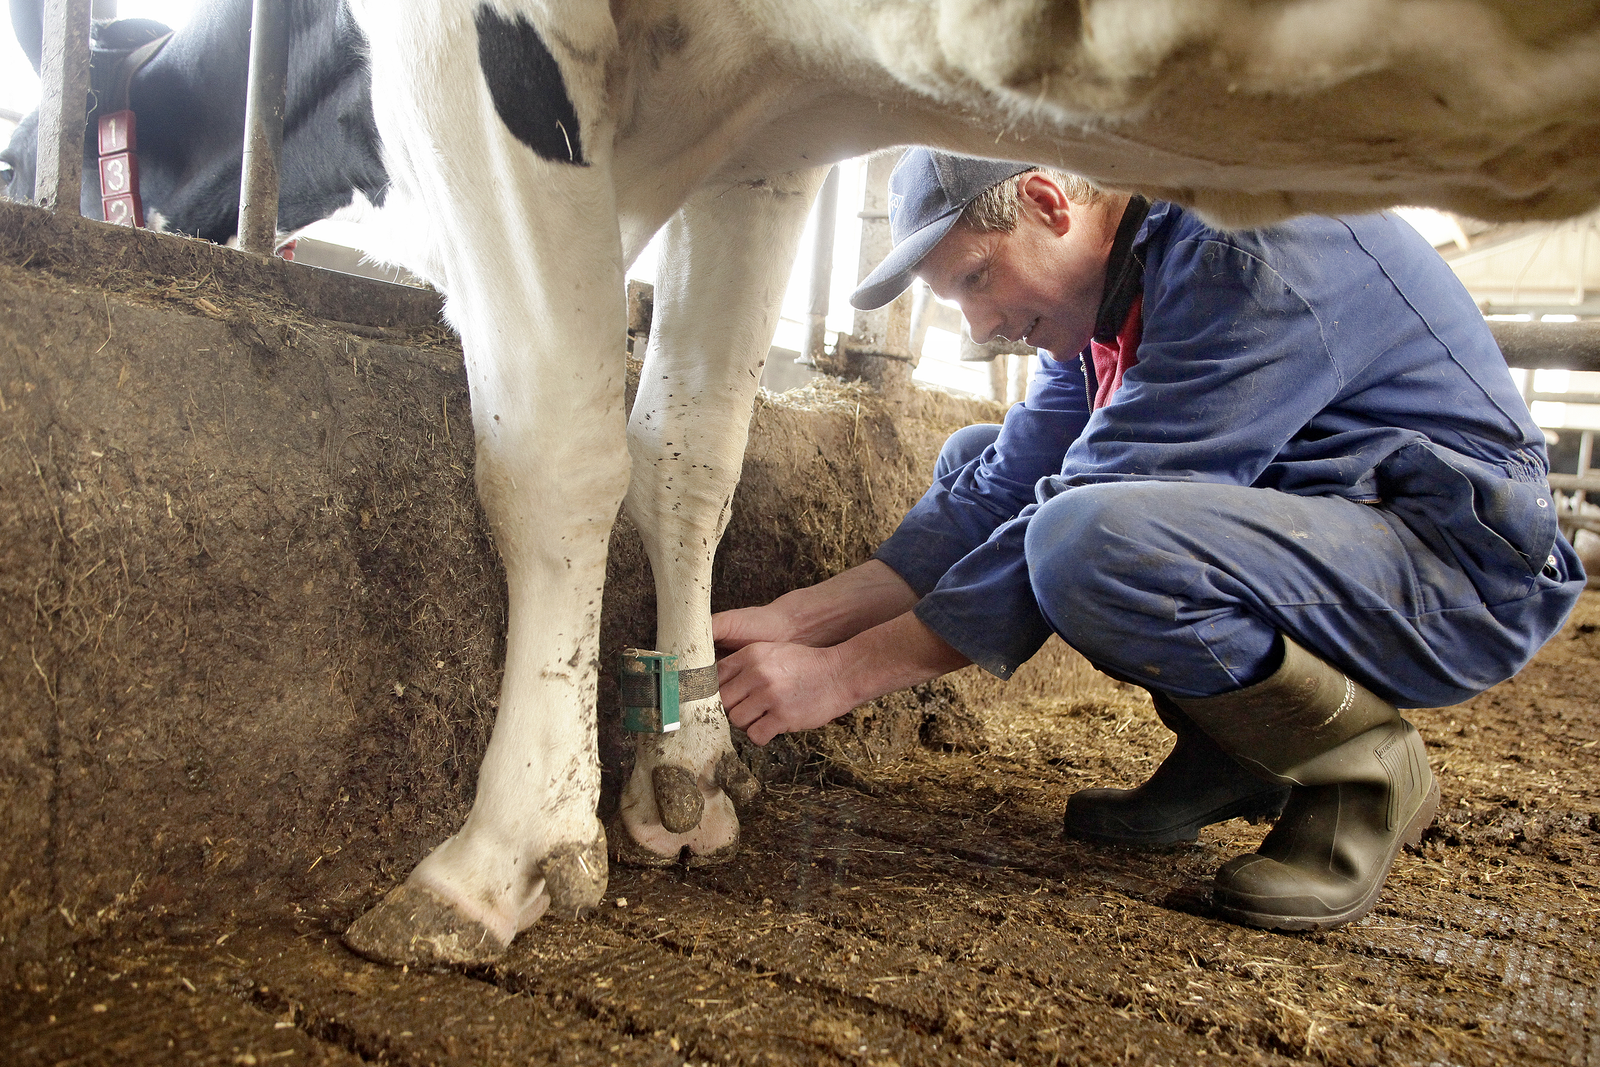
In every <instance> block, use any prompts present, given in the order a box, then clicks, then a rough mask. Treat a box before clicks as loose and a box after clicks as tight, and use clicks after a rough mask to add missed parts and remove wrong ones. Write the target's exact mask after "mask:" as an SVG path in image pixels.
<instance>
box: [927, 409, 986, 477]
mask: <svg viewBox="0 0 1600 1067" xmlns="http://www.w3.org/2000/svg"><path fill="white" fill-rule="evenodd" d="M999 436H1000V424H999V423H997V422H980V423H976V424H974V425H972V426H963V427H962V428H961V429H959V430H957V431H956V432H955V433H953V434H951V435H950V436H949V437H948V438H946V439H945V442H944V447H943V448H941V449H940V450H939V461H938V462H937V463H935V464H934V465H933V480H934V481H936V482H937V481H938V480H939V479H940V478H943V477H944V476H945V475H947V474H949V473H950V472H951V471H954V470H960V469H961V468H962V467H965V466H966V465H967V464H968V463H971V462H972V461H973V460H975V459H977V458H978V457H979V456H981V455H983V450H984V449H986V448H988V447H989V446H990V445H992V444H994V442H995V438H997V437H999Z"/></svg>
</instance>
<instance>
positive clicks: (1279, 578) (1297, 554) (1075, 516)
mask: <svg viewBox="0 0 1600 1067" xmlns="http://www.w3.org/2000/svg"><path fill="white" fill-rule="evenodd" d="M1025 551H1026V553H1027V560H1028V573H1029V579H1030V582H1031V584H1032V586H1033V591H1034V596H1035V597H1036V599H1037V600H1038V603H1039V606H1040V609H1041V610H1042V611H1043V613H1044V615H1045V618H1046V619H1048V620H1049V622H1050V624H1051V626H1052V627H1053V628H1054V629H1055V631H1056V632H1057V633H1059V634H1060V635H1061V637H1062V638H1063V639H1064V640H1065V641H1066V642H1067V643H1068V644H1070V645H1072V646H1073V647H1074V648H1076V649H1077V650H1078V651H1080V652H1082V653H1083V654H1084V655H1085V656H1086V657H1088V659H1090V660H1091V661H1092V662H1094V663H1096V664H1099V665H1101V666H1103V667H1105V668H1106V669H1108V670H1110V671H1113V672H1115V673H1116V674H1118V675H1120V676H1123V677H1126V678H1128V679H1129V680H1131V681H1134V682H1137V683H1138V684H1140V685H1144V686H1147V687H1149V688H1151V689H1157V690H1163V691H1165V692H1168V693H1172V694H1174V695H1177V696H1188V697H1203V696H1211V695H1214V694H1217V693H1223V692H1227V691H1230V690H1234V689H1238V688H1240V687H1242V686H1245V685H1249V684H1253V683H1254V682H1257V681H1259V680H1261V679H1262V678H1263V677H1264V676H1265V675H1266V674H1268V673H1270V672H1271V671H1272V670H1273V669H1274V668H1275V667H1276V660H1275V656H1274V645H1275V640H1276V637H1277V635H1278V634H1279V633H1283V634H1287V635H1288V636H1290V637H1293V638H1294V639H1295V640H1296V641H1298V642H1299V643H1300V644H1301V645H1303V646H1304V647H1306V648H1308V649H1310V650H1312V651H1313V652H1315V653H1317V654H1318V655H1320V656H1322V657H1323V658H1324V659H1326V660H1328V661H1329V662H1331V663H1333V664H1335V665H1336V666H1338V667H1340V668H1341V669H1343V670H1345V671H1347V672H1349V673H1350V674H1351V675H1352V676H1354V677H1355V678H1357V679H1358V680H1359V681H1361V682H1362V683H1363V684H1365V685H1366V686H1368V687H1369V688H1370V689H1372V690H1373V691H1374V692H1376V693H1378V694H1379V695H1380V696H1382V697H1384V698H1385V699H1387V700H1389V701H1391V702H1393V703H1396V704H1401V705H1405V706H1410V707H1438V706H1443V705H1448V704H1453V703H1457V702H1459V701H1461V700H1465V699H1467V698H1469V697H1471V696H1473V695H1475V694H1476V693H1478V692H1481V691H1482V690H1483V689H1486V688H1488V686H1490V685H1493V684H1495V683H1496V682H1498V681H1500V680H1501V679H1504V678H1506V677H1509V676H1510V675H1511V674H1513V673H1515V672H1516V670H1518V669H1519V668H1520V667H1521V665H1522V660H1523V659H1524V658H1525V655H1526V652H1525V650H1523V649H1522V648H1521V647H1520V645H1518V644H1517V642H1516V641H1514V640H1511V639H1509V638H1508V637H1506V636H1505V628H1504V627H1503V626H1502V625H1501V624H1500V623H1499V622H1498V621H1497V620H1495V619H1494V618H1493V617H1492V616H1491V615H1489V614H1488V613H1489V610H1490V609H1488V608H1486V607H1485V606H1484V605H1483V603H1482V598H1481V596H1480V594H1479V593H1478V591H1477V590H1476V588H1474V587H1473V585H1472V583H1471V582H1470V580H1469V579H1468V578H1467V577H1466V576H1465V575H1464V574H1463V573H1461V571H1460V570H1459V569H1458V568H1456V567H1455V566H1454V564H1453V561H1451V560H1447V559H1441V558H1440V557H1438V556H1437V555H1436V554H1435V553H1434V552H1433V551H1432V550H1431V549H1430V548H1429V547H1428V546H1427V545H1425V544H1423V543H1422V542H1421V541H1420V540H1419V539H1418V538H1417V537H1416V536H1415V535H1414V534H1413V533H1412V532H1411V531H1410V530H1409V529H1408V528H1407V527H1406V526H1405V525H1404V524H1403V523H1401V522H1400V521H1399V520H1398V519H1397V518H1395V517H1394V516H1393V515H1391V514H1389V513H1388V512H1386V511H1384V510H1383V509H1382V508H1379V507H1374V506H1369V505H1365V504H1359V503H1355V502H1353V501H1349V500H1344V499H1342V498H1338V497H1316V496H1295V495H1292V494H1288V493H1281V492H1277V491H1275V490H1270V489H1251V488H1247V487H1242V486H1231V485H1218V484H1213V483H1191V482H1161V481H1147V482H1116V483H1107V484H1098V485H1087V486H1080V487H1077V488H1073V489H1069V490H1068V491H1066V492H1064V493H1062V494H1060V495H1059V496H1056V497H1053V498H1051V499H1050V500H1048V501H1046V502H1045V503H1044V504H1043V505H1042V506H1041V507H1040V508H1039V510H1038V511H1037V512H1036V513H1035V514H1034V516H1033V517H1032V519H1031V520H1030V522H1029V525H1028V530H1027V534H1026V537H1025Z"/></svg>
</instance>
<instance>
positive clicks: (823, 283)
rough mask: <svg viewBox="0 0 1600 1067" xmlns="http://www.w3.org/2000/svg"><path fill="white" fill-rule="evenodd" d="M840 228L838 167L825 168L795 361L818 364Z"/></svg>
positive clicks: (823, 342) (806, 364)
mask: <svg viewBox="0 0 1600 1067" xmlns="http://www.w3.org/2000/svg"><path fill="white" fill-rule="evenodd" d="M838 229H839V168H838V167H830V168H828V176H827V178H825V179H824V180H823V182H822V192H821V194H820V195H819V196H818V197H817V231H816V233H815V234H813V235H812V241H811V300H810V305H809V307H808V309H807V312H806V330H805V336H804V337H803V338H802V340H801V342H800V355H799V356H797V357H795V362H796V363H800V364H804V365H805V366H807V367H815V366H816V365H817V357H819V356H821V355H822V354H823V352H822V349H823V345H825V344H826V343H827V333H828V295H829V293H830V291H831V290H832V289H833V237H834V234H835V233H836V232H837V231H838Z"/></svg>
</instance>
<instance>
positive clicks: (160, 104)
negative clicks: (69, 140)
mask: <svg viewBox="0 0 1600 1067" xmlns="http://www.w3.org/2000/svg"><path fill="white" fill-rule="evenodd" d="M286 7H287V17H288V20H289V42H290V43H289V57H290V59H289V80H288V83H287V98H286V102H285V108H284V131H283V163H282V171H281V180H280V191H279V204H278V228H279V229H280V230H282V231H285V232H293V231H295V230H298V229H301V228H302V227H305V226H308V225H310V224H311V223H313V222H316V221H318V220H320V219H325V218H328V217H329V216H331V215H333V214H334V213H335V212H337V211H339V210H341V209H344V208H347V207H350V206H351V205H352V202H353V201H356V200H357V198H358V197H359V198H362V199H363V200H364V201H366V202H369V203H371V204H381V203H382V201H383V195H384V191H385V189H386V187H387V185H388V175H387V174H385V173H384V169H383V161H382V158H381V157H380V155H379V152H378V136H377V129H376V127H375V126H374V124H373V119H372V89H371V77H370V76H369V74H368V71H367V65H366V62H365V58H364V53H365V50H366V41H365V40H364V38H363V37H362V36H361V31H360V30H359V28H357V26H356V25H355V22H354V20H353V19H352V18H351V14H350V10H349V8H348V7H346V6H345V5H344V4H343V3H340V2H338V0H290V2H289V3H288V4H287V5H286ZM42 10H43V0H11V16H12V26H13V28H14V29H15V30H16V34H17V40H18V42H19V43H20V44H21V45H22V49H23V51H24V52H25V53H26V54H27V56H28V59H29V61H30V62H32V64H33V66H34V69H35V70H37V69H38V68H39V58H40V50H41V45H42ZM250 17H251V2H250V0H212V2H210V3H208V4H206V5H204V6H202V7H200V8H198V9H197V10H196V11H195V14H194V17H193V18H191V19H190V21H189V22H188V23H187V24H186V25H185V26H184V27H183V28H182V29H180V30H177V31H176V32H173V31H172V30H171V29H170V28H168V27H167V26H164V25H162V24H161V23H159V22H155V21H153V20H150V19H121V20H117V21H107V22H98V23H96V24H95V25H94V27H93V31H92V35H91V41H90V44H91V56H92V58H91V66H90V88H91V93H90V112H89V129H90V130H91V131H92V130H93V129H94V125H95V118H96V116H97V114H98V113H102V112H103V113H110V112H112V111H116V110H120V109H121V108H122V107H131V108H132V109H133V111H134V113H135V114H136V115H137V116H138V122H139V126H138V139H139V176H140V187H141V193H142V196H143V199H144V205H145V208H146V214H147V219H148V221H149V223H150V226H151V228H152V229H160V230H169V231H172V232H174V233H182V234H187V235H189V236H192V237H204V238H206V239H207V240H210V241H215V242H217V243H219V244H224V243H227V242H228V241H230V240H231V239H232V238H233V237H234V235H235V233H236V232H237V230H238V221H239V175H240V169H241V159H242V156H243V145H244V105H245V86H246V81H247V74H248V70H249V60H250ZM147 46H148V47H147ZM37 127H38V114H37V112H35V113H32V114H29V115H26V116H24V117H23V120H22V122H21V123H20V124H19V125H18V127H17V129H16V130H15V131H14V132H13V134H12V137H11V142H10V143H9V144H8V145H7V146H6V148H5V150H4V151H0V164H3V165H4V166H5V168H6V169H7V170H9V174H6V173H5V171H0V176H4V177H5V189H4V190H3V191H4V192H5V195H6V196H7V197H9V198H11V199H15V200H26V199H30V198H31V197H32V194H33V185H34V173H35V157H36V151H37V136H38V129H37ZM83 175H84V181H83V196H82V205H81V206H82V210H83V214H84V215H86V216H87V217H89V218H93V219H99V218H102V213H101V203H100V194H99V171H98V163H97V156H96V150H95V138H94V136H93V135H92V133H91V135H90V136H89V137H87V138H86V140H85V144H84V171H83ZM358 206H359V207H364V204H359V202H358Z"/></svg>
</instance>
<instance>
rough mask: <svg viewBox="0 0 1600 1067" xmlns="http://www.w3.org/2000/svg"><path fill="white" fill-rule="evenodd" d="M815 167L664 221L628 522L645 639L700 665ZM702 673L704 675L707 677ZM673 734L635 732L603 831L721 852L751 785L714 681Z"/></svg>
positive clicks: (695, 853)
mask: <svg viewBox="0 0 1600 1067" xmlns="http://www.w3.org/2000/svg"><path fill="white" fill-rule="evenodd" d="M821 177H822V173H821V172H820V171H804V172H799V173H795V174H790V175H784V176H781V177H779V178H776V179H769V180H765V181H759V182H751V183H741V184H733V185H727V186H720V187H715V188H710V189H707V190H704V191H702V192H701V193H699V194H697V195H696V196H695V197H694V198H693V199H692V200H691V201H690V202H689V203H688V204H687V205H686V206H685V207H684V208H683V209H682V210H681V211H680V212H679V213H678V215H677V216H676V217H674V219H673V220H672V221H671V222H670V223H669V224H668V228H667V231H666V235H665V244H664V247H663V250H662V259H661V263H662V266H661V269H660V272H659V277H658V278H657V279H656V292H655V316H654V323H653V325H652V328H651V335H650V345H649V349H648V354H647V355H646V357H645V365H644V370H643V372H642V373H641V375H640V380H639V394H638V397H637V399H635V401H634V405H633V412H632V415H631V416H630V418H629V421H628V443H629V446H630V448H631V450H632V453H633V479H632V481H631V483H630V487H629V490H628V497H627V504H626V506H627V509H628V517H629V518H630V519H632V520H633V522H634V524H635V525H636V526H638V528H639V532H640V535H641V536H642V538H643V540H644V546H645V551H646V553H647V554H648V555H649V557H650V566H651V570H652V571H653V572H654V575H655V583H656V603H657V628H656V648H657V649H658V650H660V651H663V652H670V653H673V654H675V655H676V656H677V657H678V666H679V668H680V669H681V670H694V669H696V668H705V667H710V666H712V665H713V663H714V651H713V647H712V641H711V564H712V559H713V557H714V555H715V553H716V548H717V542H718V541H719V540H720V538H721V537H722V531H723V529H724V528H725V527H726V526H727V523H728V515H729V510H730V507H731V504H732V500H733V490H734V486H735V484H736V483H737V482H738V480H739V470H740V467H741V466H742V464H743V462H744V448H745V441H746V437H747V435H748V432H749V425H750V412H751V407H752V405H753V404H754V401H755V394H756V387H757V385H758V384H759V382H760V378H761V367H762V364H763V363H764V362H765V360H766V356H767V351H768V349H769V347H770V346H771V344H772V335H773V331H774V330H775V329H776V327H777V321H778V309H779V305H780V304H781V302H782V298H783V291H784V287H785V283H786V281H787V279H788V276H789V269H790V265H791V262H792V260H793V258H794V250H795V247H796V245H797V244H798V241H799V237H800V232H801V230H802V229H803V228H804V226H805V218H806V211H807V209H808V208H809V206H810V204H811V201H812V199H813V197H814V196H815V194H816V191H817V188H818V186H819V184H820V181H821ZM713 677H714V676H713ZM681 717H682V720H681V728H680V729H678V730H677V731H675V732H671V733H661V734H637V735H635V736H636V744H635V756H636V759H635V764H634V770H633V774H632V776H631V777H630V778H629V779H628V783H627V786H626V787H625V789H624V790H623V795H622V805H621V811H620V820H621V823H622V826H623V829H624V831H625V832H624V833H617V832H615V830H613V833H612V835H611V836H612V848H613V849H614V851H615V852H616V853H617V855H618V856H619V858H621V859H624V860H627V861H630V862H635V863H646V864H661V863H670V862H673V861H674V860H676V859H678V858H679V857H680V856H681V855H685V854H686V855H687V856H688V859H689V862H690V863H705V862H714V861H717V860H721V859H725V858H727V857H728V856H731V855H732V854H733V852H734V851H735V849H736V848H737V847H738V843H739V819H738V816H737V814H736V812H735V805H736V804H737V803H740V802H742V801H744V800H746V799H749V798H750V797H752V796H753V795H754V794H755V793H756V792H757V790H758V787H757V785H756V782H755V780H754V779H753V778H752V777H751V775H750V773H749V771H747V770H746V769H745V766H744V764H743V763H742V762H741V761H740V760H739V757H738V756H737V755H736V754H735V753H734V750H733V745H732V741H731V738H730V737H729V734H728V719H727V716H726V715H725V714H723V710H722V702H721V700H720V699H719V698H718V697H717V695H716V691H715V686H714V684H713V685H711V691H710V693H709V695H706V696H703V697H700V698H698V699H693V700H687V701H684V703H683V705H682V709H681Z"/></svg>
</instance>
